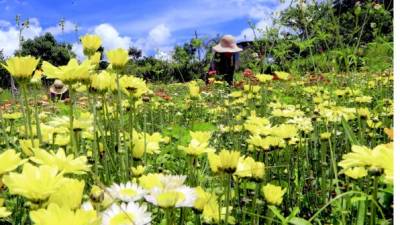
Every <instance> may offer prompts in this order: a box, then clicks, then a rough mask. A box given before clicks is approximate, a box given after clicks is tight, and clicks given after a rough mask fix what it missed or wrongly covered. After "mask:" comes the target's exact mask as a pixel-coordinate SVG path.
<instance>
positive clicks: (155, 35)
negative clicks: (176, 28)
mask: <svg viewBox="0 0 400 225" xmlns="http://www.w3.org/2000/svg"><path fill="white" fill-rule="evenodd" d="M173 42H174V40H173V39H172V38H171V31H170V29H169V27H167V26H166V25H165V24H163V23H161V24H159V25H156V26H154V27H153V28H152V29H151V30H150V31H149V33H148V34H147V36H146V37H144V38H139V39H138V40H137V41H135V43H134V46H136V47H138V48H140V49H141V50H142V52H143V55H148V54H149V52H151V51H153V52H154V51H155V52H156V55H158V56H160V57H161V58H165V57H164V56H165V55H170V52H171V51H172V49H173Z"/></svg>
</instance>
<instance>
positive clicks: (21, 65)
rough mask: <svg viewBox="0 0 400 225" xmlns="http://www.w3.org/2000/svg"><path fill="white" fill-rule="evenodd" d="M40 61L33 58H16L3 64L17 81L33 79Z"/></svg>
mask: <svg viewBox="0 0 400 225" xmlns="http://www.w3.org/2000/svg"><path fill="white" fill-rule="evenodd" d="M38 63H39V59H36V58H35V57H32V56H14V57H12V58H10V59H8V60H7V61H6V64H1V65H2V66H3V67H4V68H5V69H6V70H7V71H8V72H9V73H10V74H11V76H13V77H15V78H16V79H22V78H29V79H30V78H31V77H32V73H33V71H35V70H36V67H37V65H38Z"/></svg>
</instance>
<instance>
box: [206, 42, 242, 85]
mask: <svg viewBox="0 0 400 225" xmlns="http://www.w3.org/2000/svg"><path fill="white" fill-rule="evenodd" d="M212 49H213V59H212V60H211V66H210V71H209V74H217V75H221V76H223V79H224V80H225V81H226V82H227V83H228V84H229V85H233V74H234V72H235V69H236V68H237V66H238V63H239V52H241V51H243V49H241V48H239V47H238V46H237V45H236V40H235V38H234V37H233V36H232V35H224V36H223V37H222V38H221V39H220V41H219V43H218V44H217V45H215V46H214V47H213V48H212Z"/></svg>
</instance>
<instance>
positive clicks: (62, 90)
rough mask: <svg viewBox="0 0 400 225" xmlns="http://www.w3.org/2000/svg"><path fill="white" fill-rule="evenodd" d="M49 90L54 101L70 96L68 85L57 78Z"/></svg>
mask: <svg viewBox="0 0 400 225" xmlns="http://www.w3.org/2000/svg"><path fill="white" fill-rule="evenodd" d="M49 92H50V94H49V95H50V99H51V100H52V101H56V100H61V101H63V100H66V99H68V98H69V91H68V87H67V86H66V85H65V84H64V83H63V82H62V81H61V80H55V81H54V83H53V84H52V85H51V86H50V91H49Z"/></svg>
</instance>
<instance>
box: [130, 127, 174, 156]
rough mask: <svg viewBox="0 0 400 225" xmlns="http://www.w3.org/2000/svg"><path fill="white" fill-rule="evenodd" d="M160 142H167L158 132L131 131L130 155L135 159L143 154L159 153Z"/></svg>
mask: <svg viewBox="0 0 400 225" xmlns="http://www.w3.org/2000/svg"><path fill="white" fill-rule="evenodd" d="M160 142H164V143H166V142H167V139H166V138H163V137H162V136H161V134H160V133H158V132H155V133H153V134H148V133H138V132H136V131H133V132H132V144H134V146H133V148H132V155H133V157H134V158H135V159H140V158H142V156H143V154H144V153H145V152H146V154H151V155H152V154H156V153H157V154H158V153H160Z"/></svg>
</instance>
